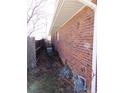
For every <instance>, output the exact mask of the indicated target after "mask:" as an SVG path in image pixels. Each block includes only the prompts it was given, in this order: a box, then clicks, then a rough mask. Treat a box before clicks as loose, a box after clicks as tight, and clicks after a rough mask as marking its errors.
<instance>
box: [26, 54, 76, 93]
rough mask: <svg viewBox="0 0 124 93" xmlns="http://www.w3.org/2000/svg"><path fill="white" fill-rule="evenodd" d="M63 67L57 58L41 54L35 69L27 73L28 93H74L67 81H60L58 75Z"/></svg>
mask: <svg viewBox="0 0 124 93" xmlns="http://www.w3.org/2000/svg"><path fill="white" fill-rule="evenodd" d="M62 67H63V65H62V63H61V60H60V59H59V57H58V56H56V55H54V56H50V57H49V56H48V55H47V54H46V53H44V52H43V53H41V54H40V57H39V61H38V62H37V68H36V69H34V70H33V71H31V72H28V73H27V92H28V93H74V90H73V86H72V85H71V84H70V82H71V81H69V80H62V79H60V78H59V76H58V74H59V71H60V69H61V68H62Z"/></svg>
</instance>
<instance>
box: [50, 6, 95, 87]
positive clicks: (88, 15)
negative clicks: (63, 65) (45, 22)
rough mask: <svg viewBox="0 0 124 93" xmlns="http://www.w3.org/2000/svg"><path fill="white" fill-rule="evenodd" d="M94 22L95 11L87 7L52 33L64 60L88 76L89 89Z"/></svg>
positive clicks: (82, 74) (78, 72) (72, 67)
mask: <svg viewBox="0 0 124 93" xmlns="http://www.w3.org/2000/svg"><path fill="white" fill-rule="evenodd" d="M93 23H94V12H93V10H92V9H90V8H89V7H85V8H84V9H83V10H81V11H80V12H79V13H78V14H77V15H75V16H74V17H73V18H72V19H71V20H70V21H69V22H67V23H66V24H65V25H64V26H63V27H62V28H60V29H59V30H58V31H57V32H55V33H54V34H52V42H53V44H54V46H55V48H56V49H57V50H58V52H59V55H60V57H61V59H62V60H63V62H64V61H65V60H66V59H67V61H68V62H67V63H68V65H69V66H70V68H71V69H72V71H73V72H74V73H77V74H79V75H81V76H83V77H84V78H86V80H87V85H88V88H89V89H90V88H91V79H92V78H91V73H92V49H93V48H92V45H93V28H94V27H93V25H94V24H93ZM57 35H58V36H57Z"/></svg>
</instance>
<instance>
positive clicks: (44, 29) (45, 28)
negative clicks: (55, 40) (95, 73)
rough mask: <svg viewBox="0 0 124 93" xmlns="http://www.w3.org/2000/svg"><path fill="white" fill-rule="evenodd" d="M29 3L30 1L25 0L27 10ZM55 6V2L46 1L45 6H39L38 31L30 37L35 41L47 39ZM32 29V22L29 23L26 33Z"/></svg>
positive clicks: (51, 0) (53, 0) (52, 0)
mask: <svg viewBox="0 0 124 93" xmlns="http://www.w3.org/2000/svg"><path fill="white" fill-rule="evenodd" d="M36 1H38V0H36ZM31 2H32V0H27V8H29V7H30V6H31ZM55 4H56V0H46V2H45V4H42V5H41V6H40V8H39V9H38V11H39V14H40V15H41V16H42V17H40V20H39V21H38V23H37V25H38V26H39V28H40V29H38V30H36V31H35V32H33V33H32V34H31V37H35V39H36V40H39V39H42V38H49V37H48V33H49V30H50V26H51V23H52V20H53V16H54V12H55ZM44 16H45V17H44ZM46 16H47V17H46ZM44 23H47V24H45V25H44ZM32 29H33V24H32V22H30V24H29V25H28V31H31V30H32Z"/></svg>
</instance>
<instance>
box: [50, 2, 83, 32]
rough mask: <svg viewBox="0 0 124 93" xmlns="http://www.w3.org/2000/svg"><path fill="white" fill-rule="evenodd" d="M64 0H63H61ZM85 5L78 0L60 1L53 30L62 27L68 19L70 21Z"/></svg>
mask: <svg viewBox="0 0 124 93" xmlns="http://www.w3.org/2000/svg"><path fill="white" fill-rule="evenodd" d="M60 1H62V0H60ZM83 6H84V4H83V3H81V2H79V1H78V0H64V2H63V3H62V2H61V5H60V3H59V6H58V8H57V11H56V14H55V17H54V20H53V23H52V27H51V31H52V32H53V31H56V30H57V29H58V28H59V27H61V26H62V25H63V24H64V23H65V22H66V21H68V20H69V19H70V18H71V17H72V16H73V15H74V14H75V13H76V12H77V11H78V10H79V9H80V8H82V7H83Z"/></svg>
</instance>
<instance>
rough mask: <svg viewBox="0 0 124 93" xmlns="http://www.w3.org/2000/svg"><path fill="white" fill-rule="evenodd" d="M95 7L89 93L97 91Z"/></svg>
mask: <svg viewBox="0 0 124 93" xmlns="http://www.w3.org/2000/svg"><path fill="white" fill-rule="evenodd" d="M96 13H97V12H96V9H94V15H95V17H94V34H93V56H92V85H91V93H96V91H97V46H96V44H97V41H96V40H97V37H96V35H97V33H96V25H97V23H96Z"/></svg>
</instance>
